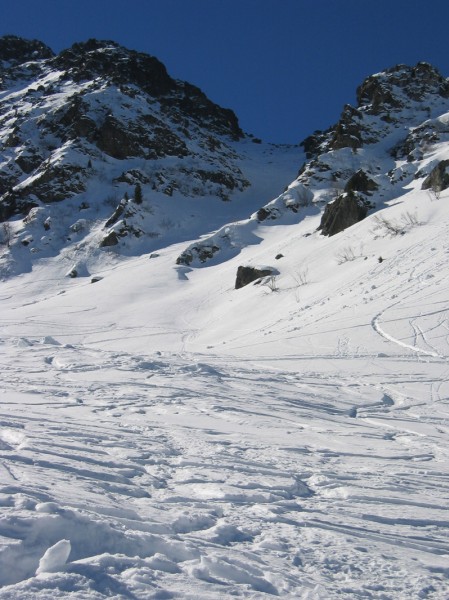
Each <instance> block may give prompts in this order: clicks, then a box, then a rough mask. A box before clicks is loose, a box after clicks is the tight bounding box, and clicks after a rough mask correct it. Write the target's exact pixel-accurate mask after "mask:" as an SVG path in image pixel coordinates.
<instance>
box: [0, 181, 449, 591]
mask: <svg viewBox="0 0 449 600" xmlns="http://www.w3.org/2000/svg"><path fill="white" fill-rule="evenodd" d="M447 202H449V196H448V195H447V193H445V192H443V194H442V195H441V198H440V199H439V200H435V199H433V200H432V199H431V197H430V196H429V195H428V194H426V193H425V192H420V191H413V190H411V191H410V193H409V194H408V195H407V196H405V197H402V198H401V202H400V203H397V204H395V205H394V206H392V207H391V208H389V209H388V211H389V212H388V214H389V218H400V216H401V214H402V213H403V212H404V211H405V210H407V211H412V212H413V213H415V212H416V214H417V217H418V219H419V222H420V223H421V224H420V225H416V226H415V227H414V228H413V229H411V230H410V231H408V232H407V233H405V234H404V235H402V236H396V237H389V236H388V235H380V234H379V232H376V231H375V228H374V227H373V220H372V217H368V218H367V219H366V220H365V221H363V222H362V223H359V224H358V225H356V226H354V227H352V228H350V229H348V230H346V232H344V233H342V234H339V235H338V236H335V237H333V238H324V237H323V236H320V235H319V234H318V233H316V227H317V225H318V222H319V221H318V220H317V217H311V218H310V219H308V218H306V219H305V220H303V221H302V222H301V223H300V224H298V225H291V226H283V227H281V226H279V227H277V226H271V227H261V228H260V230H259V232H258V235H260V236H261V239H263V241H262V242H261V243H260V244H258V245H253V246H249V247H248V248H244V249H243V250H242V252H241V254H240V255H239V256H237V257H235V258H233V259H232V260H230V261H227V262H224V263H222V264H217V265H215V266H210V267H205V268H202V269H197V270H189V269H188V268H185V267H176V265H175V260H176V257H177V256H178V255H179V252H180V251H181V250H182V249H183V248H184V247H185V245H182V244H180V245H178V246H174V247H171V248H168V249H166V250H162V251H161V252H160V254H159V256H158V257H156V258H151V259H150V258H149V256H148V255H145V256H142V257H139V258H131V259H126V260H124V261H122V262H120V261H119V262H117V263H116V264H114V265H113V266H111V265H110V264H109V265H107V264H106V263H105V267H104V269H103V270H101V269H100V270H99V272H98V276H99V277H102V279H101V280H100V281H98V282H97V283H94V284H92V283H90V277H84V278H78V279H75V280H71V279H68V278H65V277H64V273H65V271H66V270H67V265H66V264H61V261H58V260H56V259H48V260H47V261H44V262H43V263H42V264H41V265H40V264H37V265H36V266H35V268H34V270H33V272H32V273H29V274H25V275H22V276H20V277H16V278H13V279H9V280H7V281H4V282H3V283H1V288H0V294H1V306H2V311H1V314H0V326H1V330H0V331H1V333H0V353H1V364H2V370H1V374H0V377H1V395H0V400H1V405H0V456H1V462H0V483H1V486H0V504H1V513H0V514H1V517H0V536H1V537H0V544H1V546H0V584H1V586H2V587H1V588H0V598H2V599H3V598H11V599H16V598H17V599H18V598H20V599H26V598H41V599H42V598H65V597H71V598H77V599H79V598H85V599H89V600H90V599H97V598H104V597H112V598H133V599H134V598H138V599H145V600H146V599H150V598H155V599H156V598H158V599H166V598H180V599H200V600H211V599H216V598H254V599H256V598H257V599H260V598H265V597H267V598H268V597H270V596H279V597H281V598H291V599H303V598H304V599H320V600H321V599H322V600H328V599H333V598H363V599H365V598H375V599H382V600H384V599H391V600H401V599H406V598H407V599H410V598H433V599H435V598H437V599H444V598H447V597H449V580H448V576H449V539H448V529H449V514H448V505H449V478H448V477H449V462H448V456H449V449H448V448H449V445H448V438H449V436H448V433H449V383H448V375H449V364H448V358H449V318H448V317H449V314H448V311H449V306H448V293H449V285H448V272H449V271H448V263H449V220H448V218H447V214H448V212H447ZM308 234H310V235H308ZM361 240H363V243H361ZM347 248H352V250H353V254H354V260H347V261H344V260H342V258H341V257H342V256H344V255H345V253H346V255H347ZM279 253H282V254H283V258H281V259H278V260H275V258H274V257H275V256H276V255H278V254H279ZM380 257H382V261H380V260H379V258H380ZM246 263H250V264H271V265H272V266H274V267H276V269H278V271H279V273H280V275H279V277H278V278H277V279H276V286H277V288H278V289H277V290H275V291H270V288H269V287H267V286H263V285H250V286H247V287H245V288H243V289H241V290H234V289H233V287H234V280H235V273H236V269H237V266H238V265H239V264H246ZM339 263H340V264H339ZM64 269H65V271H64Z"/></svg>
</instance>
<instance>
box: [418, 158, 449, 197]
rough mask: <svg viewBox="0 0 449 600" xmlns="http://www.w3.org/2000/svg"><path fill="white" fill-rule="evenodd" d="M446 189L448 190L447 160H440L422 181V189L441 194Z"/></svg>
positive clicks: (448, 170) (448, 161) (448, 169)
mask: <svg viewBox="0 0 449 600" xmlns="http://www.w3.org/2000/svg"><path fill="white" fill-rule="evenodd" d="M447 188H449V160H442V161H440V162H439V163H438V164H437V166H436V167H434V168H433V169H432V171H431V172H430V173H429V175H428V177H426V179H425V180H424V181H423V184H422V189H423V190H429V189H432V190H435V192H441V191H443V190H445V189H447Z"/></svg>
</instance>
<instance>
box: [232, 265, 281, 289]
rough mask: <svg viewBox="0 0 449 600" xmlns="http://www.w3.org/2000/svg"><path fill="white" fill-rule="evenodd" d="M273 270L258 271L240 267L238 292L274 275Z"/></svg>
mask: <svg viewBox="0 0 449 600" xmlns="http://www.w3.org/2000/svg"><path fill="white" fill-rule="evenodd" d="M272 274H273V271H272V269H256V268H255V267H244V266H240V267H239V268H238V269H237V277H236V280H235V289H236V290H238V289H240V288H242V287H245V285H248V284H249V283H252V282H253V281H257V280H258V279H261V278H262V277H268V276H269V275H272Z"/></svg>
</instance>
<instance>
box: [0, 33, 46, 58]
mask: <svg viewBox="0 0 449 600" xmlns="http://www.w3.org/2000/svg"><path fill="white" fill-rule="evenodd" d="M52 56H54V53H53V50H51V48H49V47H48V46H46V45H45V44H43V43H42V42H40V41H39V40H26V39H24V38H21V37H18V36H16V35H5V36H3V37H0V61H1V62H2V63H3V64H4V63H7V64H8V63H9V65H14V64H15V65H17V64H23V63H25V62H28V61H34V60H41V59H46V58H52Z"/></svg>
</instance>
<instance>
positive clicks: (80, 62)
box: [53, 39, 176, 96]
mask: <svg viewBox="0 0 449 600" xmlns="http://www.w3.org/2000/svg"><path fill="white" fill-rule="evenodd" d="M53 64H54V66H55V67H56V68H58V69H61V70H62V71H64V72H65V77H66V78H71V79H73V80H74V81H77V82H79V81H83V80H84V81H86V80H91V79H94V78H96V77H103V78H107V79H108V80H109V81H111V82H113V83H115V84H117V85H120V84H128V85H136V86H137V87H139V88H140V89H142V90H144V91H145V92H147V93H149V94H151V95H153V96H160V95H163V94H167V93H168V92H170V91H172V90H173V89H174V88H175V87H176V84H175V81H174V80H173V79H172V78H171V77H170V76H169V75H168V73H167V70H166V68H165V66H164V65H163V64H162V63H161V62H160V61H159V60H158V59H157V58H154V57H153V56H150V55H148V54H144V53H142V52H137V51H134V50H128V49H126V48H124V47H123V46H120V45H119V44H117V43H115V42H113V41H109V40H103V41H102V40H96V39H90V40H88V41H87V42H82V43H76V44H73V46H72V47H71V48H68V49H67V50H63V51H62V52H61V53H60V54H58V56H56V57H55V58H54V60H53Z"/></svg>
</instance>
